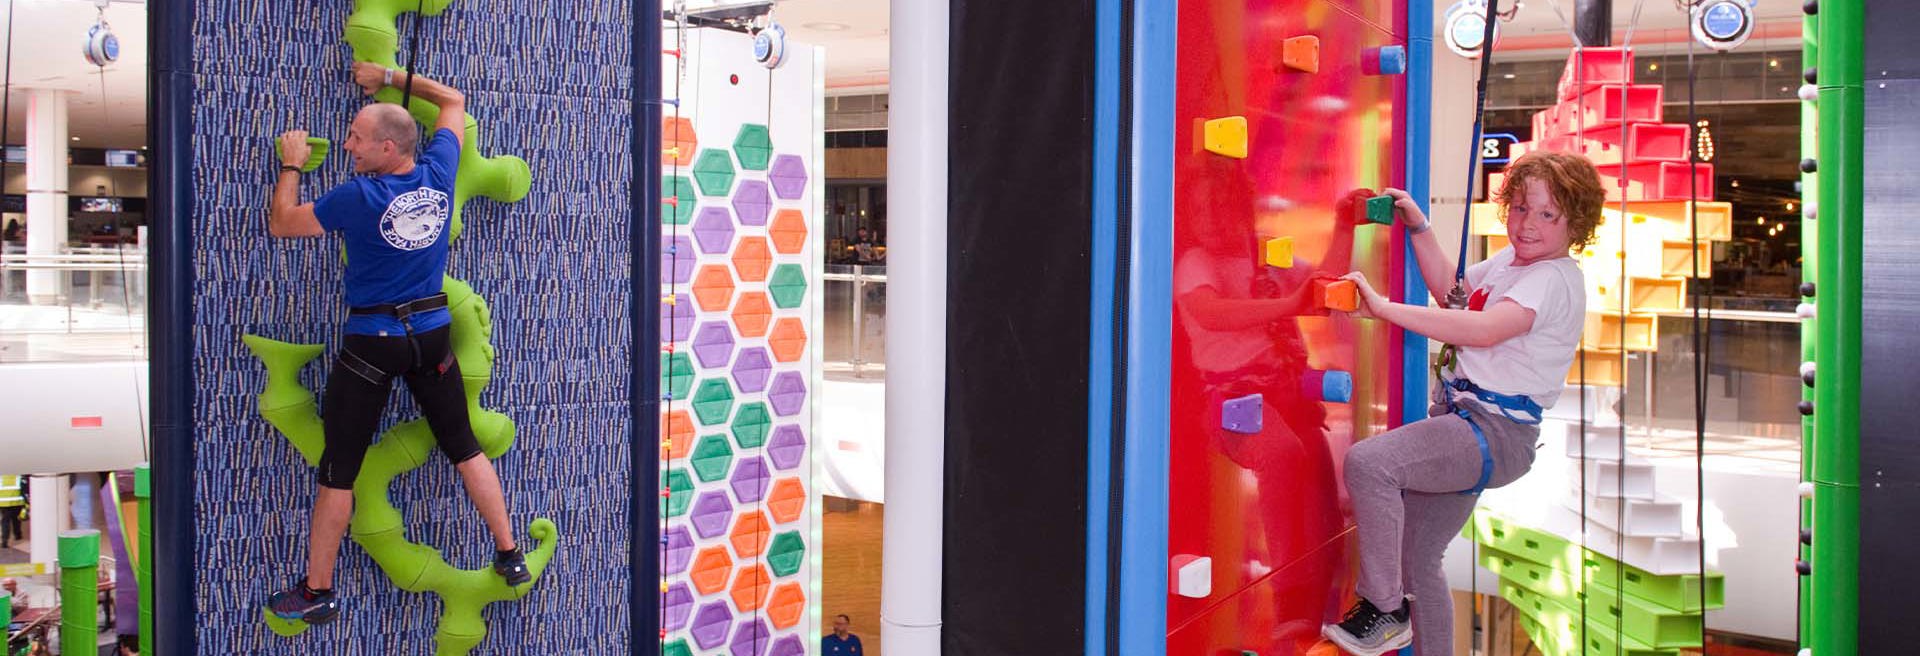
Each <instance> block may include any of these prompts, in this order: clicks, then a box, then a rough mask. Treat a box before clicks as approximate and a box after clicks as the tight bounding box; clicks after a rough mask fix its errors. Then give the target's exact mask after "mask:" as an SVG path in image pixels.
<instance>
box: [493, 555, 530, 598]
mask: <svg viewBox="0 0 1920 656" xmlns="http://www.w3.org/2000/svg"><path fill="white" fill-rule="evenodd" d="M493 573H495V574H499V575H500V578H503V579H506V580H507V585H510V586H513V587H516V588H517V587H520V586H522V585H525V584H526V583H527V582H528V581H532V580H533V571H532V570H529V569H527V552H526V551H525V550H523V549H521V548H519V547H514V548H513V551H495V552H493Z"/></svg>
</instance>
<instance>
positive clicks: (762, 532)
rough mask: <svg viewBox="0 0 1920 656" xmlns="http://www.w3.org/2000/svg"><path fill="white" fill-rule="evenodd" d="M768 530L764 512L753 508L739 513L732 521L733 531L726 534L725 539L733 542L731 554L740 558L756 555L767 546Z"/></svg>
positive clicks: (745, 558) (744, 558)
mask: <svg viewBox="0 0 1920 656" xmlns="http://www.w3.org/2000/svg"><path fill="white" fill-rule="evenodd" d="M770 530H771V529H770V528H768V524H767V514H766V513H763V512H760V511H758V510H755V511H753V512H750V513H747V514H745V515H741V516H740V519H738V520H736V521H734V522H733V531H732V532H729V533H728V534H727V541H728V542H732V543H733V555H735V556H739V557H740V558H741V559H742V560H747V559H751V558H755V557H758V556H759V555H760V552H761V551H764V550H766V548H767V536H768V535H769V531H770Z"/></svg>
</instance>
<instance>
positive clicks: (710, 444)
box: [692, 435, 733, 483]
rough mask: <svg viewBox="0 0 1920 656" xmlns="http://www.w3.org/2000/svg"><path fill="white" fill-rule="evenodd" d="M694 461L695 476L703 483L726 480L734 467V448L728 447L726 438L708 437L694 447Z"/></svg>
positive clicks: (719, 436)
mask: <svg viewBox="0 0 1920 656" xmlns="http://www.w3.org/2000/svg"><path fill="white" fill-rule="evenodd" d="M692 460H693V475H694V476H698V477H700V482H702V483H712V482H714V481H717V480H720V479H722V478H725V477H726V475H727V469H729V468H731V467H732V466H733V447H730V446H727V438H726V437H725V436H722V435H708V436H706V437H702V438H700V443H699V444H697V445H694V447H693V458H692Z"/></svg>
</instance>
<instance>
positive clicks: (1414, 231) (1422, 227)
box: [1407, 219, 1433, 235]
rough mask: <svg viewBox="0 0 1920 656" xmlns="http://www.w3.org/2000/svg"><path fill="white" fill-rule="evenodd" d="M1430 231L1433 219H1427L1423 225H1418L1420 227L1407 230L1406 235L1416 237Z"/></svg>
mask: <svg viewBox="0 0 1920 656" xmlns="http://www.w3.org/2000/svg"><path fill="white" fill-rule="evenodd" d="M1432 229H1433V219H1427V221H1426V222H1425V223H1422V224H1420V227H1418V228H1413V229H1411V230H1408V231H1407V234H1409V235H1417V234H1420V233H1423V232H1426V231H1428V230H1432Z"/></svg>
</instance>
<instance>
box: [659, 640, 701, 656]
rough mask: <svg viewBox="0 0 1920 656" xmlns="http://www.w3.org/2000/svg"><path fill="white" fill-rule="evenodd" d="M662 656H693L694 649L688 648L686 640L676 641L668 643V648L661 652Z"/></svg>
mask: <svg viewBox="0 0 1920 656" xmlns="http://www.w3.org/2000/svg"><path fill="white" fill-rule="evenodd" d="M660 656H693V648H692V647H688V646H687V641H686V640H675V641H673V642H669V643H667V648H666V649H665V650H664V651H661V652H660Z"/></svg>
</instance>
